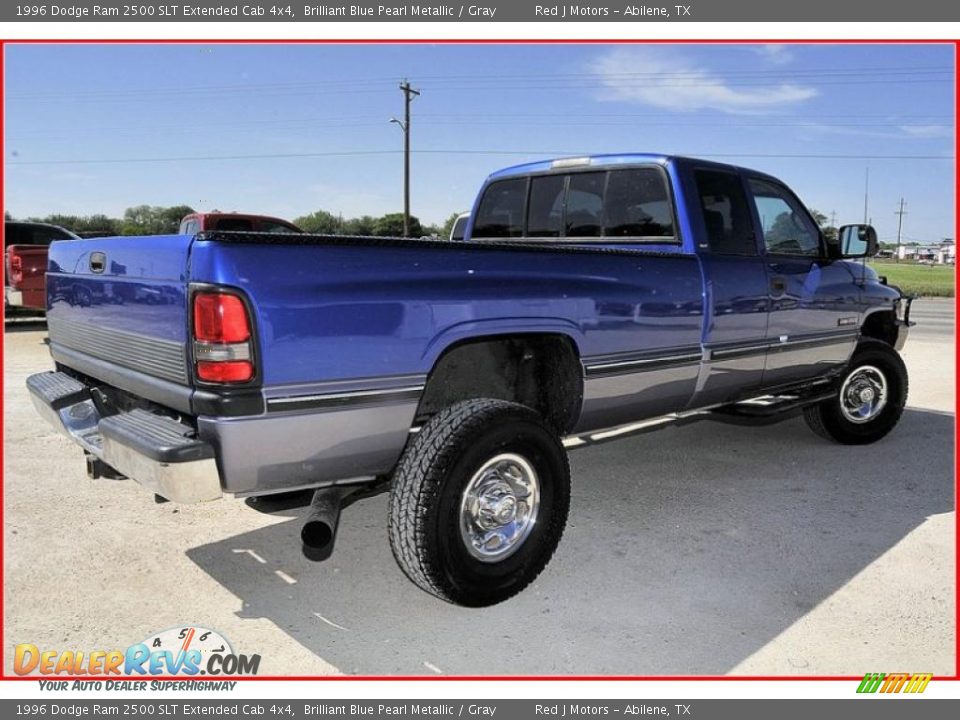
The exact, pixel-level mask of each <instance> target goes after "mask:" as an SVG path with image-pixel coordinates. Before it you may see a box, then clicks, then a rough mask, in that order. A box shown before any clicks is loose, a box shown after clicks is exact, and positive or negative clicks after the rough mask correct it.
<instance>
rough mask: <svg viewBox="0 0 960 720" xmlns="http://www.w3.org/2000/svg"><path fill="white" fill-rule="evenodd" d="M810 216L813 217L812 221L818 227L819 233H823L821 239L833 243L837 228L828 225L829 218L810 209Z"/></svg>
mask: <svg viewBox="0 0 960 720" xmlns="http://www.w3.org/2000/svg"><path fill="white" fill-rule="evenodd" d="M810 214H811V215H813V219H814V220H815V221H816V223H817V225H818V226H819V227H820V231H821V232H822V233H823V237H824V238H826V240H827V242H835V241H836V239H837V228H836V227H835V226H833V225H830V224H828V222H829V220H830V218H828V217H827V216H826V215H824V214H823V213H822V212H820V211H819V210H815V209H814V208H810Z"/></svg>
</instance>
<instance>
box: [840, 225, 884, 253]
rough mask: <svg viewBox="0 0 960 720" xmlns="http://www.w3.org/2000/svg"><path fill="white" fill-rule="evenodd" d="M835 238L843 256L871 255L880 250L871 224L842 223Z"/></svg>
mask: <svg viewBox="0 0 960 720" xmlns="http://www.w3.org/2000/svg"><path fill="white" fill-rule="evenodd" d="M837 240H838V241H839V245H840V256H841V257H844V258H865V257H873V256H874V255H876V254H877V253H878V252H879V251H880V243H879V242H877V231H876V230H874V229H873V226H872V225H844V226H843V227H841V228H840V229H839V230H838V231H837Z"/></svg>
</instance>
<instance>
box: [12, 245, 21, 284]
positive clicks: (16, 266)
mask: <svg viewBox="0 0 960 720" xmlns="http://www.w3.org/2000/svg"><path fill="white" fill-rule="evenodd" d="M22 282H23V258H21V257H20V256H19V255H17V253H16V251H14V250H11V251H10V285H11V286H13V287H14V288H19V287H20V283H22Z"/></svg>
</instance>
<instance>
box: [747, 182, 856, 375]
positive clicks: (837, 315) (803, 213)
mask: <svg viewBox="0 0 960 720" xmlns="http://www.w3.org/2000/svg"><path fill="white" fill-rule="evenodd" d="M747 185H748V189H749V191H750V196H751V198H752V201H753V202H752V205H753V208H754V210H755V211H756V222H757V225H758V227H759V228H760V233H761V235H762V241H763V242H762V244H763V253H764V257H765V266H766V271H767V278H768V282H769V297H770V322H769V325H768V327H767V336H768V340H769V343H770V346H769V349H768V351H767V361H766V366H765V368H764V373H763V385H764V387H774V386H777V385H781V384H784V383H790V382H793V381H800V380H805V379H808V378H811V377H816V376H819V375H822V374H823V373H824V372H825V371H826V370H829V369H830V368H831V367H835V366H836V365H840V364H843V363H844V362H846V361H847V359H848V358H849V356H850V353H851V352H853V348H854V346H855V345H856V341H857V326H858V323H857V311H856V310H855V309H854V308H855V307H856V302H857V299H856V297H855V289H856V288H855V286H854V283H853V278H852V277H851V275H850V273H849V272H848V271H847V269H846V268H845V267H844V266H843V265H842V264H840V263H837V262H834V261H833V260H831V259H829V258H827V256H826V247H825V245H824V243H823V240H822V237H821V234H820V230H819V228H818V227H817V225H816V223H815V222H814V221H813V218H812V217H811V216H810V213H809V212H808V211H807V209H806V208H805V207H804V206H803V204H802V203H801V202H800V201H799V200H798V199H797V197H796V196H795V195H794V194H793V193H792V192H791V191H790V190H789V189H788V188H787V187H786V186H784V185H781V184H780V183H778V182H776V181H774V180H772V179H771V178H760V177H750V178H749V179H748V181H747Z"/></svg>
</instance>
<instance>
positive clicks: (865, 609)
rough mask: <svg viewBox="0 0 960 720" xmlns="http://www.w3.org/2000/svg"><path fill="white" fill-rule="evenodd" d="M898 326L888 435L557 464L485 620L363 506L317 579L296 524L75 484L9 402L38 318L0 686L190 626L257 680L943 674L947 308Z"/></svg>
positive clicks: (52, 446) (10, 483) (67, 445)
mask: <svg viewBox="0 0 960 720" xmlns="http://www.w3.org/2000/svg"><path fill="white" fill-rule="evenodd" d="M914 319H916V320H917V323H918V325H917V327H916V328H914V330H913V333H912V335H911V338H910V341H909V343H908V344H907V347H906V350H905V354H904V355H905V359H906V362H907V365H908V367H909V369H910V375H911V390H910V400H909V409H908V410H907V411H906V413H905V414H904V417H903V420H902V422H901V424H900V426H899V427H898V428H897V429H896V430H895V431H894V432H893V433H892V434H891V435H890V436H889V437H888V438H887V439H885V440H883V441H882V442H880V443H878V444H876V445H874V446H870V447H862V448H850V447H842V446H839V445H833V444H830V443H827V442H824V441H822V440H820V439H819V438H817V437H816V436H814V435H813V434H812V433H811V432H809V431H808V430H807V428H806V426H805V425H804V424H803V421H802V420H799V419H793V420H790V421H787V422H784V423H782V424H779V425H774V426H771V427H766V428H742V427H737V426H732V425H724V424H719V423H714V422H703V423H697V424H694V425H690V426H686V427H682V428H667V429H664V430H661V431H659V432H656V433H652V434H647V435H640V436H636V437H623V438H620V439H617V440H615V441H611V442H607V443H604V444H599V445H592V446H588V447H585V448H581V449H576V450H574V451H573V452H572V453H571V463H572V467H573V477H574V496H573V502H572V507H571V513H570V524H569V527H568V529H567V532H566V534H565V536H564V538H563V542H562V543H561V546H560V548H559V550H558V552H557V554H556V555H555V557H554V559H553V561H552V562H551V563H550V565H549V566H548V567H547V569H546V570H545V571H544V573H543V574H542V575H541V577H540V578H539V579H538V580H537V581H536V582H535V583H534V584H533V585H532V586H531V587H530V588H529V589H528V590H527V591H525V592H524V593H522V594H521V595H519V596H518V597H516V598H514V599H513V600H510V601H509V602H507V603H504V604H501V605H499V606H496V607H493V608H488V609H484V610H467V609H462V608H458V607H453V606H451V605H447V604H445V603H443V602H440V601H438V600H436V599H434V598H432V597H430V596H428V595H426V594H424V593H423V592H421V591H420V590H418V589H417V588H416V587H414V586H413V585H412V584H410V583H409V582H408V581H407V580H406V579H405V578H404V576H403V575H402V573H401V572H400V570H399V569H398V568H397V567H396V565H395V564H394V561H393V558H392V557H391V555H390V549H389V546H388V543H387V533H386V509H387V503H386V498H385V497H383V496H380V497H376V498H372V499H369V500H364V501H361V502H359V503H357V504H355V505H353V506H352V507H350V508H349V509H348V510H346V511H345V514H344V516H343V518H342V522H341V527H342V529H341V532H340V537H339V539H338V543H337V549H336V552H335V554H334V556H333V558H332V559H331V560H329V561H328V562H326V563H323V564H319V565H315V564H311V563H309V562H308V561H306V560H304V559H303V558H302V557H301V554H300V548H299V531H300V522H299V519H298V516H299V515H300V512H301V511H300V510H284V509H282V508H277V507H273V508H272V510H273V512H272V513H270V514H265V513H262V512H256V511H254V510H252V509H251V508H250V507H248V505H247V504H246V503H244V502H243V501H239V500H225V501H221V502H216V503H211V504H208V505H201V506H184V507H178V506H176V505H173V504H169V503H168V504H160V505H158V504H155V503H154V501H153V497H152V496H151V495H149V494H147V493H146V492H144V491H142V490H141V489H140V488H139V487H138V486H137V485H136V484H134V483H132V482H112V481H107V480H98V481H92V480H88V479H87V478H86V475H85V472H84V466H83V461H82V453H81V451H80V450H79V449H78V448H77V447H75V446H74V445H73V444H72V443H71V442H69V441H68V440H66V439H65V438H62V437H60V436H59V435H57V434H55V433H54V432H53V430H52V429H50V428H49V427H48V426H46V424H45V423H43V422H42V421H41V419H40V418H39V416H38V415H37V414H36V413H35V411H34V410H33V408H32V406H31V405H30V403H29V401H28V399H27V393H26V390H25V388H24V379H25V378H26V376H27V375H29V374H31V373H33V372H37V371H40V370H43V369H46V368H49V367H50V366H51V363H50V360H49V357H48V354H47V350H46V347H45V345H44V344H43V339H44V336H45V327H44V325H43V324H42V323H13V324H9V325H8V326H7V328H6V334H5V341H6V346H5V351H4V362H5V368H6V370H5V373H4V391H5V392H4V415H5V423H6V424H5V435H4V439H5V467H4V519H5V526H4V533H5V542H6V546H5V555H4V561H5V567H4V571H5V583H4V591H5V601H6V602H5V612H6V616H5V618H4V638H3V649H4V656H5V662H6V663H7V664H6V670H7V672H10V671H11V667H12V665H11V661H12V657H11V656H12V649H13V647H14V645H16V644H17V643H23V642H30V643H34V644H36V645H38V646H41V647H42V648H50V649H61V650H62V649H68V648H74V649H82V650H86V651H89V650H95V649H111V648H115V647H119V648H124V647H126V646H127V645H128V644H130V643H133V642H137V641H139V640H141V639H143V638H144V637H146V636H147V635H148V634H149V633H151V632H154V631H158V630H162V629H165V628H169V627H173V626H181V625H184V624H198V625H203V626H206V627H210V628H214V629H217V630H219V631H220V632H221V633H223V634H224V635H225V636H226V637H227V638H229V639H230V641H231V642H232V643H233V646H234V648H235V650H237V651H238V652H243V653H259V654H260V655H261V656H262V664H261V667H260V673H261V674H289V675H317V674H327V673H359V674H373V675H379V674H414V675H420V674H423V675H430V674H433V673H449V674H480V675H488V674H571V673H575V674H595V673H599V674H644V675H646V674H725V673H733V674H774V675H779V674H802V675H820V674H843V675H862V674H863V673H864V672H866V671H871V672H876V671H894V670H896V671H904V672H934V673H937V674H952V673H953V672H954V669H955V668H954V661H955V648H956V643H955V637H956V627H955V618H956V611H955V598H956V587H955V578H956V572H955V547H956V543H955V529H956V524H955V516H954V471H953V455H954V447H953V436H954V435H953V433H954V407H955V382H954V377H955V371H954V356H955V352H954V334H953V326H954V316H953V305H952V301H938V300H922V301H919V302H917V303H916V306H915V313H914ZM251 452H256V449H255V448H251ZM260 504H261V505H262V504H263V503H260Z"/></svg>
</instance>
